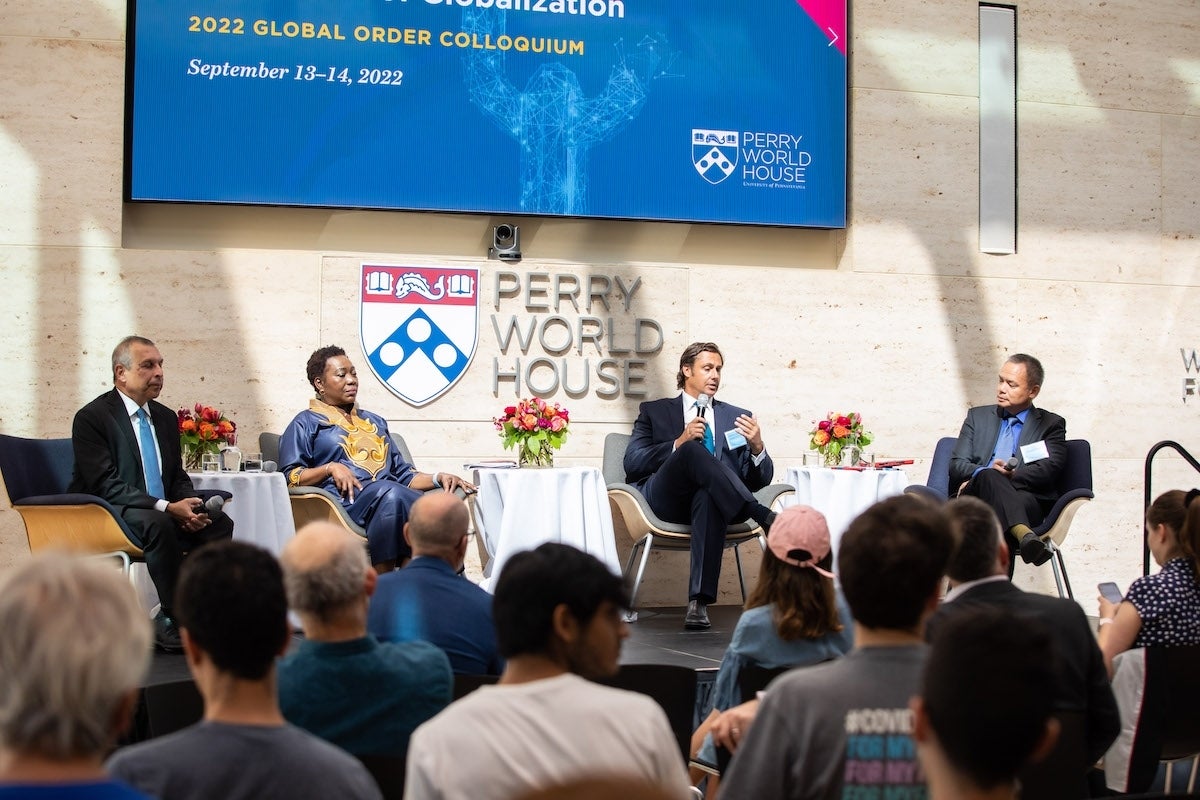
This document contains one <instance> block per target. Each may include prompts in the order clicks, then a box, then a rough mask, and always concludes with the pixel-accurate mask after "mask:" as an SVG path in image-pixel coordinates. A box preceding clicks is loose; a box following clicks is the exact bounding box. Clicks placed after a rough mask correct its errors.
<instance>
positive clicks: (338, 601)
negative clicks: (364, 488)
mask: <svg viewBox="0 0 1200 800" xmlns="http://www.w3.org/2000/svg"><path fill="white" fill-rule="evenodd" d="M279 560H280V562H281V563H282V565H283V580H284V586H285V587H286V588H287V596H288V604H289V605H290V606H291V607H292V610H294V611H295V612H296V613H298V614H300V615H301V617H313V618H316V619H318V620H322V621H331V620H334V619H336V618H339V617H341V616H343V615H344V614H345V613H346V611H347V610H350V609H358V608H359V607H362V606H363V605H364V603H363V600H364V599H365V598H366V597H367V596H368V594H369V592H370V587H372V586H373V582H370V581H369V580H368V574H371V575H373V571H372V570H371V565H370V562H369V561H368V559H367V551H366V546H365V543H364V541H363V539H362V537H361V536H356V535H355V534H353V533H351V532H350V531H348V530H346V529H345V528H343V527H341V526H340V525H334V524H332V523H329V522H310V523H309V524H307V525H305V526H304V527H303V528H301V529H300V530H298V531H296V536H295V537H294V538H293V539H292V540H291V541H290V542H288V543H287V545H286V546H285V547H284V548H283V553H282V554H281V555H280V557H279Z"/></svg>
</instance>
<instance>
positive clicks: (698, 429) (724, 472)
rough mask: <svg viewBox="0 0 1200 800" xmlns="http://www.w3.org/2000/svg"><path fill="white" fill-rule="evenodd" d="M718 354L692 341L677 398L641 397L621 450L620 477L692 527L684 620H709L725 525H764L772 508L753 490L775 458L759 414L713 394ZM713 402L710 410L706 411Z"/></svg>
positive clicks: (665, 515) (694, 624)
mask: <svg viewBox="0 0 1200 800" xmlns="http://www.w3.org/2000/svg"><path fill="white" fill-rule="evenodd" d="M723 366H724V359H723V358H722V357H721V351H720V350H719V349H717V346H716V345H715V344H713V343H712V342H694V343H692V344H690V345H688V346H687V349H685V350H684V351H683V355H681V356H680V357H679V372H678V373H677V374H676V376H675V383H676V386H678V388H680V389H682V390H683V392H682V394H680V395H679V396H678V397H668V398H663V399H661V400H651V401H649V402H646V403H642V405H641V408H640V410H639V411H638V418H637V420H636V421H635V422H634V423H633V436H632V437H631V438H630V440H629V447H628V449H627V450H626V451H625V476H626V477H625V479H626V481H627V482H628V483H630V484H632V485H633V486H636V487H637V488H638V489H639V490H640V491H641V492H642V494H643V495H645V497H646V500H647V502H649V503H650V508H651V509H653V510H654V513H655V514H657V515H658V516H659V517H661V518H662V519H664V520H666V521H668V522H677V523H687V524H690V525H691V526H692V566H691V574H690V577H689V580H688V609H687V615H686V616H685V617H684V627H685V628H687V629H689V630H703V629H705V628H708V627H709V621H708V610H707V605H708V604H709V603H712V602H714V601H715V600H716V599H717V579H718V578H719V577H720V574H721V555H722V553H723V552H724V544H725V529H726V528H727V527H728V526H729V524H730V523H731V522H738V521H740V520H744V519H746V518H751V519H753V520H754V521H755V522H757V523H758V524H759V525H761V526H762V527H763V530H764V532H765V531H766V530H767V529H768V528H770V525H771V521H772V520H773V519H774V517H775V514H774V513H773V512H772V511H771V510H770V509H768V508H767V507H766V506H764V505H762V504H761V503H759V502H758V501H757V500H756V499H755V498H754V495H753V494H752V492H754V491H757V490H758V489H761V488H763V487H764V486H766V485H767V484H769V483H770V482H771V478H772V476H773V475H774V474H775V465H774V464H773V463H771V457H770V456H769V455H767V451H766V448H765V447H764V445H763V440H762V431H761V430H760V429H759V427H758V420H756V419H755V418H754V415H753V414H751V413H750V412H749V411H747V410H745V409H744V408H738V407H737V406H731V405H729V404H727V403H723V402H721V401H719V400H713V395H715V394H716V393H717V389H718V388H720V385H721V369H722V367H723ZM710 409H711V413H710Z"/></svg>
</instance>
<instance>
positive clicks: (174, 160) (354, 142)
mask: <svg viewBox="0 0 1200 800" xmlns="http://www.w3.org/2000/svg"><path fill="white" fill-rule="evenodd" d="M845 29H846V3H845V0H750V1H749V2H733V1H732V0H339V1H338V2H336V3H331V2H328V0H320V1H319V2H318V0H223V1H222V2H215V1H214V0H207V1H205V0H195V2H190V3H180V2H178V0H130V6H129V33H128V43H129V44H128V48H129V52H128V59H129V63H128V78H129V79H128V82H127V108H126V117H127V119H126V169H125V195H126V199H127V200H131V201H154V202H194V203H237V204H262V205H283V206H319V207H331V208H369V209H402V210H423V211H448V212H469V213H478V214H529V215H539V216H576V217H597V218H610V219H637V220H666V221H684V222H721V223H735V224H752V225H789V226H811V227H822V228H836V227H844V225H845V219H846V41H845V32H846V31H845Z"/></svg>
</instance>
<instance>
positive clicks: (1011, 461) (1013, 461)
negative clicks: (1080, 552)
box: [1004, 456, 1017, 472]
mask: <svg viewBox="0 0 1200 800" xmlns="http://www.w3.org/2000/svg"><path fill="white" fill-rule="evenodd" d="M1004 468H1005V469H1006V470H1008V471H1009V472H1012V471H1013V470H1014V469H1016V468H1017V457H1016V456H1013V457H1012V458H1010V459H1009V460H1008V463H1006V464H1005V465H1004Z"/></svg>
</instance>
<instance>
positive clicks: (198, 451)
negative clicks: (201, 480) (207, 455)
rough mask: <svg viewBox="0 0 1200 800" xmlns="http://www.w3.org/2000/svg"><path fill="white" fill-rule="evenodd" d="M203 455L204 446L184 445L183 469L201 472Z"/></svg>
mask: <svg viewBox="0 0 1200 800" xmlns="http://www.w3.org/2000/svg"><path fill="white" fill-rule="evenodd" d="M203 457H204V448H202V447H190V446H187V445H184V447H183V470H184V472H199V471H200V460H201V459H202V458H203Z"/></svg>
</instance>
